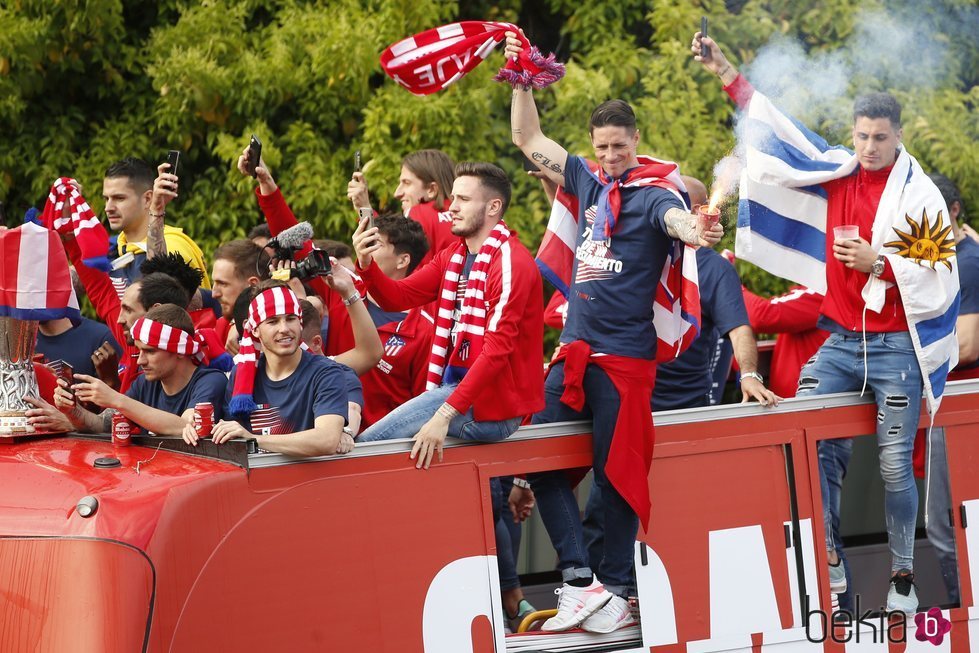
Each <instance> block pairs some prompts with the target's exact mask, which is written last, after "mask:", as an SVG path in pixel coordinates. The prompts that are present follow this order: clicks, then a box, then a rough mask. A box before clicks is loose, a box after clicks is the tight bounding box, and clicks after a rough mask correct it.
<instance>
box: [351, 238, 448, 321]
mask: <svg viewBox="0 0 979 653" xmlns="http://www.w3.org/2000/svg"><path fill="white" fill-rule="evenodd" d="M353 244H354V250H355V251H356V253H357V267H358V269H359V270H360V273H361V275H362V276H363V278H364V283H366V284H367V290H368V291H370V294H371V297H372V298H373V299H374V301H376V302H377V305H378V306H380V307H381V308H383V309H384V310H386V311H406V310H408V309H410V308H415V307H416V306H424V305H425V304H428V303H431V302H433V301H435V300H436V299H437V298H438V291H439V287H440V286H441V285H442V268H441V267H440V266H441V265H442V263H440V262H441V261H444V260H445V258H446V256H444V254H445V252H446V251H448V250H442V251H441V252H439V253H438V254H436V255H435V258H434V259H432V260H431V261H429V262H428V263H426V264H425V265H423V266H421V267H420V268H418V269H417V270H415V271H414V272H412V273H411V275H410V276H408V277H405V278H404V279H400V280H398V281H394V280H393V279H389V278H388V277H387V276H386V275H385V274H384V273H383V272H381V269H380V268H379V267H377V264H375V263H374V252H375V251H377V250H378V249H379V248H380V246H381V244H380V242H379V241H378V239H377V227H370V228H368V227H367V220H366V219H365V220H361V221H360V224H359V225H358V226H357V230H356V231H354V235H353Z"/></svg>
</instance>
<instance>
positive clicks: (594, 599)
mask: <svg viewBox="0 0 979 653" xmlns="http://www.w3.org/2000/svg"><path fill="white" fill-rule="evenodd" d="M554 593H555V594H557V595H558V600H557V614H556V615H554V616H553V617H551V618H550V619H548V620H547V621H545V622H544V625H543V626H541V630H543V631H546V632H549V633H554V632H560V631H562V630H570V629H571V628H574V627H575V626H577V625H578V624H580V623H581V622H582V621H584V620H585V619H587V618H588V617H590V616H591V615H592V614H594V613H595V612H596V611H598V610H601V609H602V608H604V607H605V604H607V603H608V602H609V601H610V600H611V599H612V593H611V592H609V591H607V590H606V589H605V586H604V585H602V584H601V583H599V582H598V581H597V580H592V583H591V585H589V586H588V587H575V586H573V585H568V584H567V583H565V584H564V585H562V586H561V587H559V588H557V589H556V590H554Z"/></svg>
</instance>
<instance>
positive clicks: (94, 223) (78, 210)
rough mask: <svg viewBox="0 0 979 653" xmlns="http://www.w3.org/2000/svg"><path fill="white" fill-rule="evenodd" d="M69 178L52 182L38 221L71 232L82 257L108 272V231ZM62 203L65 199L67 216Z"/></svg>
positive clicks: (91, 266) (58, 229)
mask: <svg viewBox="0 0 979 653" xmlns="http://www.w3.org/2000/svg"><path fill="white" fill-rule="evenodd" d="M73 181H75V180H74V179H71V178H69V177H60V178H58V179H55V180H54V183H53V184H52V185H51V192H50V193H49V194H48V201H47V203H46V204H45V205H44V212H43V213H42V214H41V224H42V225H43V226H44V227H46V228H48V229H53V230H54V231H57V232H58V233H60V234H65V233H68V232H71V233H72V234H74V236H75V240H76V241H77V242H78V248H79V249H80V250H81V252H82V260H83V261H84V263H85V265H87V266H88V267H90V268H97V269H99V270H102V271H103V272H108V271H109V257H108V255H107V254H108V251H109V234H108V232H106V230H105V227H103V226H102V223H101V222H99V219H98V217H97V216H96V215H95V212H94V211H92V207H90V206H89V205H88V202H86V201H85V198H84V197H82V194H81V193H80V192H79V191H78V189H77V188H76V187H75V186H73V185H72V184H71V182H73ZM65 202H68V206H69V217H67V218H66V217H65V216H64V207H65Z"/></svg>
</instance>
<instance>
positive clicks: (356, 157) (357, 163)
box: [354, 150, 360, 172]
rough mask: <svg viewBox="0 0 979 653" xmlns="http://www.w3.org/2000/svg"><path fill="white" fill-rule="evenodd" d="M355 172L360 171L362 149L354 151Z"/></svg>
mask: <svg viewBox="0 0 979 653" xmlns="http://www.w3.org/2000/svg"><path fill="white" fill-rule="evenodd" d="M354 172H360V150H357V151H356V152H354Z"/></svg>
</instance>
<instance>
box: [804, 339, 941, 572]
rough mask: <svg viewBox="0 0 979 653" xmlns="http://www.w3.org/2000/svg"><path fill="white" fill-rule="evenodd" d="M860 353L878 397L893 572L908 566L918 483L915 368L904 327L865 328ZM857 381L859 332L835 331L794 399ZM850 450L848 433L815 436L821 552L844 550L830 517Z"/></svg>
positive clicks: (855, 385) (856, 385)
mask: <svg viewBox="0 0 979 653" xmlns="http://www.w3.org/2000/svg"><path fill="white" fill-rule="evenodd" d="M866 354H867V388H868V389H869V390H870V391H872V392H873V393H874V397H875V398H876V402H877V446H878V449H879V459H880V475H881V478H883V479H884V517H885V521H886V524H887V541H888V544H889V547H890V550H891V571H892V572H897V571H899V570H901V569H910V570H913V568H914V567H913V564H914V563H913V558H914V528H915V522H916V520H917V516H918V488H917V486H916V485H915V481H914V473H913V470H912V466H911V452H912V450H913V448H914V436H915V432H916V431H917V429H918V416H919V413H920V411H921V395H922V383H921V370H920V368H919V367H918V360H917V358H916V357H915V355H914V346H913V345H912V343H911V336H910V335H909V334H908V333H907V332H906V331H901V332H894V333H868V334H867V338H866ZM863 378H864V342H863V336H862V335H861V334H859V333H856V334H853V335H843V334H839V333H834V334H831V335H830V337H829V338H827V340H826V342H825V343H823V346H822V347H820V348H819V351H818V352H817V353H816V355H815V356H813V357H812V359H811V360H810V361H809V362H808V363H806V365H805V366H804V367H803V368H802V372H801V373H800V374H799V391H798V393H797V395H796V396H798V397H805V396H811V395H822V394H830V393H834V392H850V391H854V390H860V388H861V387H862V386H863ZM852 449H853V443H852V441H851V440H850V439H849V438H840V439H834V440H821V441H820V442H819V445H818V452H819V480H820V483H821V486H822V495H823V525H824V528H825V532H826V549H827V550H837V551H839V550H841V549H842V542H839V541H838V538H835V537H834V536H833V521H834V519H835V520H836V521H837V523H839V521H838V520H839V515H840V490H841V488H842V485H843V477H844V476H845V475H846V468H847V465H848V464H849V462H850V453H851V452H852Z"/></svg>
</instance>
